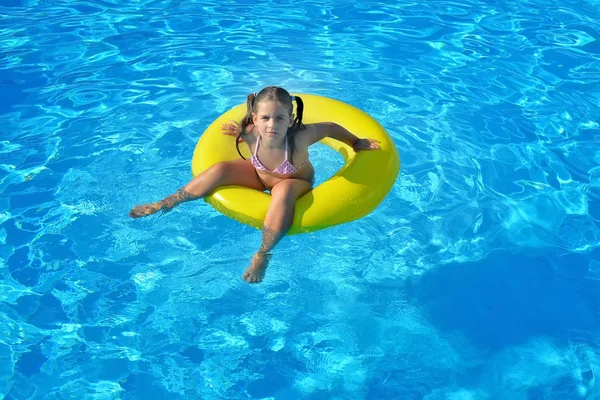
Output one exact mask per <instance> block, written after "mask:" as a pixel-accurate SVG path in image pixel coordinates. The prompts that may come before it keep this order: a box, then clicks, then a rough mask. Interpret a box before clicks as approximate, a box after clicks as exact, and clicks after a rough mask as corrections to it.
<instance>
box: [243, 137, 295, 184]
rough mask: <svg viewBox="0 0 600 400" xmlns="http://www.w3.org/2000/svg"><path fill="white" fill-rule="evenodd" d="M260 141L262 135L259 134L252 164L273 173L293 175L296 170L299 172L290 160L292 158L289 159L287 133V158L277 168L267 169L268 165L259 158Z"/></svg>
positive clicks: (251, 159)
mask: <svg viewBox="0 0 600 400" xmlns="http://www.w3.org/2000/svg"><path fill="white" fill-rule="evenodd" d="M259 143H260V135H258V139H257V140H256V146H255V147H254V154H252V157H251V158H250V162H252V165H254V168H256V169H257V170H259V171H267V172H273V173H276V174H280V175H292V174H295V173H296V172H298V168H296V167H294V164H292V163H291V162H290V160H288V139H287V135H286V136H285V160H283V162H282V163H281V164H279V165H278V166H277V168H275V169H274V170H272V171H271V170H270V169H267V167H265V166H264V165H263V163H261V162H260V160H259V159H258V144H259Z"/></svg>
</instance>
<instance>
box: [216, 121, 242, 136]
mask: <svg viewBox="0 0 600 400" xmlns="http://www.w3.org/2000/svg"><path fill="white" fill-rule="evenodd" d="M221 133H222V134H223V135H227V136H233V137H237V135H239V134H240V124H238V123H237V122H236V121H233V120H229V121H227V122H226V123H224V124H223V125H221Z"/></svg>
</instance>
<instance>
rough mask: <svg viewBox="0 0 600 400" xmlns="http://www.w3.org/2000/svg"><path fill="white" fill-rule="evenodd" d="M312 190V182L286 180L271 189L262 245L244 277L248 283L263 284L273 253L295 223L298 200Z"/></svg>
mask: <svg viewBox="0 0 600 400" xmlns="http://www.w3.org/2000/svg"><path fill="white" fill-rule="evenodd" d="M311 189H312V185H311V184H310V182H307V181H305V180H302V179H286V180H284V181H281V182H279V183H278V184H276V185H275V186H274V187H273V189H271V204H270V205H269V210H268V211H267V216H266V218H265V222H264V224H263V229H262V243H261V245H260V248H259V249H258V251H257V252H256V254H255V255H254V256H253V257H252V263H251V264H250V266H249V267H248V269H247V270H246V271H245V272H244V274H243V275H242V279H244V280H245V281H246V282H248V283H258V282H262V280H263V277H264V275H265V270H266V269H267V264H268V262H269V259H270V257H271V254H269V251H271V250H272V249H273V248H274V247H275V246H276V245H277V243H279V241H280V240H281V239H282V238H283V237H284V236H285V234H286V232H287V231H288V230H289V229H290V226H292V222H293V221H294V207H295V205H296V200H298V199H299V198H300V197H301V196H303V195H304V194H306V193H308V192H309V191H310V190H311Z"/></svg>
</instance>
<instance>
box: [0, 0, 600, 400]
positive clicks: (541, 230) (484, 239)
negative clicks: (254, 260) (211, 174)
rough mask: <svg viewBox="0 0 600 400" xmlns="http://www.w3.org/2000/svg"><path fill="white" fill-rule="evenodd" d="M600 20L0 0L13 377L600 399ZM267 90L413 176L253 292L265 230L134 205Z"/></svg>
mask: <svg viewBox="0 0 600 400" xmlns="http://www.w3.org/2000/svg"><path fill="white" fill-rule="evenodd" d="M599 37H600V2H599V1H598V0H585V1H584V0H577V1H574V0H565V1H550V0H547V1H541V0H537V1H516V0H510V1H491V0H490V1H482V0H478V1H475V0H456V1H450V0H432V1H407V0H400V1H391V0H390V1H367V2H361V3H360V4H359V3H356V4H352V2H347V1H341V0H336V1H328V0H325V1H319V2H317V1H313V0H308V1H304V0H299V1H288V0H271V1H263V0H257V1H232V0H225V1H218V2H217V1H214V2H212V1H185V2H180V1H173V0H170V1H168V0H164V1H158V0H153V1H150V0H139V1H125V2H120V1H116V0H104V1H66V0H62V1H52V2H50V1H43V0H4V1H1V2H0V85H1V86H0V89H1V90H0V92H1V93H0V398H5V399H162V398H166V399H169V400H173V399H277V400H279V399H294V400H295V399H309V400H317V399H353V400H355V399H403V400H411V399H426V400H442V399H444V400H445V399H449V400H480V399H481V400H494V399H501V400H512V399H516V400H538V399H553V400H570V399H589V400H594V399H600V383H599V382H598V379H597V378H598V376H599V374H600V247H599V246H600V125H599V124H600V111H599V110H600V72H599V71H600V43H599V41H598V38H599ZM267 85H278V86H283V87H285V88H286V89H288V90H290V91H292V92H304V93H314V94H318V95H323V96H329V97H333V98H336V99H338V100H341V101H344V102H347V103H349V104H352V105H354V106H356V107H358V108H360V109H362V110H364V111H366V112H368V113H369V114H370V115H372V116H373V117H374V118H376V119H377V120H378V121H379V122H380V123H381V124H382V125H383V126H385V128H386V129H387V130H388V132H389V133H390V134H391V135H392V137H393V139H394V141H395V143H396V145H397V147H398V149H399V151H400V154H401V158H402V170H401V172H400V175H399V176H398V179H397V182H396V184H395V185H394V187H393V189H392V191H391V192H390V194H389V195H388V197H387V198H386V199H385V200H384V202H383V203H382V204H381V205H380V206H379V207H378V208H377V209H376V211H375V212H373V213H372V214H370V215H369V216H367V217H365V218H363V219H361V220H358V221H355V222H352V223H348V224H345V225H341V226H336V227H333V228H330V229H327V230H323V231H319V232H315V233H311V234H304V235H295V236H290V237H287V238H285V239H284V240H283V241H282V242H281V244H280V245H279V246H278V247H277V248H276V250H275V252H274V257H273V260H272V262H271V265H270V266H269V269H268V270H267V275H266V278H265V281H264V283H262V284H260V285H248V284H246V283H245V282H243V281H242V280H241V274H242V272H243V271H244V270H245V268H246V267H247V266H248V262H249V260H250V257H251V255H252V254H253V253H254V252H255V251H256V250H257V248H258V246H259V244H260V232H259V231H257V230H255V229H253V228H250V227H247V226H245V225H241V224H239V223H237V222H235V221H232V220H230V219H228V218H227V217H224V216H223V215H221V214H219V213H218V212H216V211H215V210H214V209H212V208H211V207H210V206H209V205H207V204H206V203H204V202H203V201H198V202H193V203H186V204H183V205H181V206H180V207H178V208H176V209H175V210H173V211H172V212H170V213H167V214H165V215H160V216H158V215H156V216H151V217H148V218H144V219H139V220H132V219H130V218H129V217H128V216H127V213H128V211H129V209H130V208H131V207H132V206H133V205H134V204H141V203H145V202H149V201H155V200H159V199H161V198H163V197H164V196H166V195H168V194H170V193H172V192H174V191H175V190H176V189H177V188H179V187H181V186H183V185H184V184H185V183H187V182H188V180H189V179H190V178H191V170H190V162H191V157H192V152H193V150H194V146H195V144H196V142H197V140H198V138H199V135H201V133H202V132H203V131H204V129H205V128H206V127H207V126H208V125H209V124H210V123H211V122H212V121H213V120H214V119H215V118H217V117H218V116H219V115H220V114H222V113H223V112H225V111H226V110H228V109H229V108H231V107H233V106H234V105H237V104H239V103H242V102H244V101H245V98H246V95H247V94H249V93H251V92H254V91H257V90H260V89H261V88H262V87H264V86H267ZM354 133H355V134H357V135H359V136H360V135H365V136H368V134H369V133H368V132H354ZM311 157H312V160H313V163H314V164H315V166H316V168H317V183H321V182H323V181H324V180H326V179H327V178H328V177H329V176H331V175H332V174H334V173H335V172H336V170H337V169H339V168H340V166H341V165H342V161H341V159H340V158H339V157H338V156H337V155H336V154H335V153H333V152H332V151H330V150H329V149H328V148H326V147H325V146H322V145H316V146H315V147H314V148H311Z"/></svg>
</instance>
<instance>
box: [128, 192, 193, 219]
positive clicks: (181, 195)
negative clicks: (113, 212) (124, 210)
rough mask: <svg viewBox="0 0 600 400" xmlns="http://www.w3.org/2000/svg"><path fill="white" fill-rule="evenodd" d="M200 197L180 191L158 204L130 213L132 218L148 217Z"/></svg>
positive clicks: (143, 206) (141, 207)
mask: <svg viewBox="0 0 600 400" xmlns="http://www.w3.org/2000/svg"><path fill="white" fill-rule="evenodd" d="M197 198H198V196H194V195H193V194H191V193H188V192H186V191H185V190H184V189H179V190H178V191H177V192H176V193H175V194H172V195H170V196H167V198H165V199H164V200H161V201H157V202H156V203H150V204H142V205H141V206H137V207H134V208H133V209H131V211H129V216H130V217H131V218H140V217H145V216H147V215H152V214H156V213H157V212H159V211H161V210H162V211H163V212H167V211H169V210H171V209H172V208H173V207H175V206H176V205H178V204H181V203H183V202H185V201H189V200H194V199H197Z"/></svg>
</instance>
